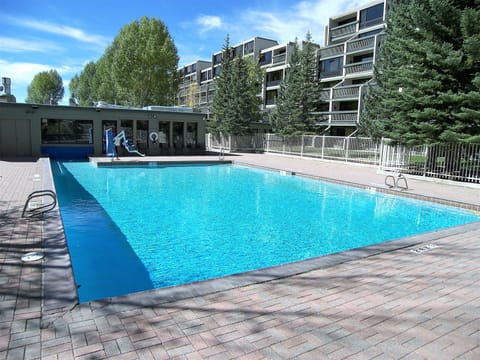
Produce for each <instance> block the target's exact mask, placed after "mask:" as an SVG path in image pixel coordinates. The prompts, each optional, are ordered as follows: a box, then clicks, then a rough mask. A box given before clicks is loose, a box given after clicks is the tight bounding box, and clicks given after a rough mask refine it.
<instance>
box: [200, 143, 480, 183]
mask: <svg viewBox="0 0 480 360" xmlns="http://www.w3.org/2000/svg"><path fill="white" fill-rule="evenodd" d="M206 144H207V148H208V149H210V150H213V151H222V152H267V153H277V154H286V155H293V156H301V157H312V158H319V159H326V160H335V161H343V162H356V163H364V164H371V165H376V166H378V167H379V168H380V169H382V170H387V171H395V172H401V173H404V174H411V175H417V176H424V177H435V178H440V179H448V180H454V181H462V182H470V183H480V144H453V145H434V146H427V145H425V146H414V147H405V146H399V145H395V146H393V145H389V144H388V141H386V140H382V141H378V142H376V141H373V140H372V139H370V138H365V137H340V136H316V135H303V136H296V137H283V136H279V135H275V134H255V135H251V136H250V135H248V136H219V137H214V136H212V135H211V134H207V139H206Z"/></svg>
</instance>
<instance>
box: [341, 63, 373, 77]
mask: <svg viewBox="0 0 480 360" xmlns="http://www.w3.org/2000/svg"><path fill="white" fill-rule="evenodd" d="M372 71H373V61H363V62H360V63H354V64H349V65H345V76H347V75H355V74H361V73H366V72H372Z"/></svg>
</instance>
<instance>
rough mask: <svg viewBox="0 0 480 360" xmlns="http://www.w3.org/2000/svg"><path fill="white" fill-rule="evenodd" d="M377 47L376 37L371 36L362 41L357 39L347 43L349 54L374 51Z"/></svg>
mask: <svg viewBox="0 0 480 360" xmlns="http://www.w3.org/2000/svg"><path fill="white" fill-rule="evenodd" d="M374 46H375V36H370V37H366V38H362V39H355V40H352V41H349V42H347V54H349V53H352V52H356V51H361V50H366V49H373V48H374Z"/></svg>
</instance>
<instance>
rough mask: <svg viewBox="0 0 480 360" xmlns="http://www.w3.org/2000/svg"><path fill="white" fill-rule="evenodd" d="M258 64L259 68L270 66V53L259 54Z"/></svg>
mask: <svg viewBox="0 0 480 360" xmlns="http://www.w3.org/2000/svg"><path fill="white" fill-rule="evenodd" d="M259 63H260V66H262V65H269V64H271V63H272V52H271V51H269V52H266V53H263V54H260V60H259Z"/></svg>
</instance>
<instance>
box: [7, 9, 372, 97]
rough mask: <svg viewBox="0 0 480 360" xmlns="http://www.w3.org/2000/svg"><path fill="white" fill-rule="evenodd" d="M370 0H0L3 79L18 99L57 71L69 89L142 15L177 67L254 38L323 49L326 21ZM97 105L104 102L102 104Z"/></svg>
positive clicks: (207, 57) (67, 92) (66, 94)
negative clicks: (155, 24)
mask: <svg viewBox="0 0 480 360" xmlns="http://www.w3.org/2000/svg"><path fill="white" fill-rule="evenodd" d="M371 1H372V0H304V1H299V0H229V1H226V0H204V1H193V0H182V1H178V0H176V1H175V0H173V1H172V0H136V1H118V0H116V1H113V0H97V1H92V0H81V1H70V2H68V1H65V0H62V1H61V0H48V1H32V0H0V24H1V31H0V77H9V78H11V84H12V85H11V92H12V94H13V95H14V96H15V97H16V99H17V102H20V103H23V102H25V99H26V97H27V87H28V85H29V84H30V83H31V81H32V80H33V78H34V76H35V75H36V74H38V73H39V72H43V71H49V70H52V69H55V70H56V71H57V72H58V73H59V74H60V76H61V77H62V79H63V83H64V88H65V96H64V98H63V100H62V101H61V102H60V104H62V105H67V104H68V99H69V97H70V93H69V91H68V84H69V81H70V79H71V78H72V77H74V76H75V75H80V73H81V72H82V70H83V68H84V67H85V65H86V64H87V63H89V62H91V61H93V62H96V61H97V60H98V59H99V58H100V57H101V56H102V54H103V53H104V51H105V49H106V47H107V46H108V45H110V44H111V43H112V42H113V40H114V38H115V37H116V36H117V34H118V33H119V31H120V29H121V28H123V27H124V26H125V25H127V24H130V23H132V22H134V21H136V20H139V19H141V18H142V17H143V16H147V17H150V18H156V19H160V20H161V21H162V22H163V23H164V24H165V26H166V27H167V28H168V31H169V33H170V35H171V37H172V38H173V41H174V43H175V45H176V47H177V51H178V55H179V57H180V61H179V67H181V66H183V65H188V64H190V63H193V62H195V61H197V60H208V61H209V60H211V55H212V54H213V53H215V52H217V51H220V50H221V49H222V46H223V44H224V42H225V38H226V36H227V35H228V36H229V37H230V45H232V46H233V45H235V44H237V43H241V42H243V41H245V40H249V39H251V38H254V37H256V36H259V37H264V38H268V39H273V40H276V41H278V43H280V44H282V43H286V42H288V41H294V40H295V38H297V39H299V40H303V39H304V38H305V35H306V34H307V32H310V33H311V35H312V38H313V41H314V42H316V43H318V44H320V45H323V43H324V35H323V33H324V28H325V25H326V23H327V22H328V18H329V17H331V16H334V15H338V14H341V13H343V12H345V11H347V10H350V9H353V8H356V7H358V6H360V5H364V4H367V3H370V2H371ZM99 100H101V99H99Z"/></svg>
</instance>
